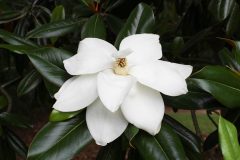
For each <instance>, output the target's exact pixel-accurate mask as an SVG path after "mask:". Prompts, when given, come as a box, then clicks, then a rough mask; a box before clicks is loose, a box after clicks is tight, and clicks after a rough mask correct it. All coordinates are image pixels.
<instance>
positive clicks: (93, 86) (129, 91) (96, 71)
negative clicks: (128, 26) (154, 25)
mask: <svg viewBox="0 0 240 160" xmlns="http://www.w3.org/2000/svg"><path fill="white" fill-rule="evenodd" d="M161 57H162V48H161V45H160V43H159V36H158V35H154V34H136V35H132V36H129V37H126V38H124V39H123V40H122V42H121V44H120V47H119V50H117V49H116V48H115V47H114V46H113V45H111V44H110V43H108V42H106V41H104V40H101V39H97V38H86V39H84V40H82V41H81V42H80V43H79V47H78V52H77V54H76V55H74V56H73V57H71V58H69V59H67V60H65V61H64V66H65V68H66V70H67V72H68V73H69V74H71V75H74V77H72V78H70V79H69V80H67V81H66V82H65V83H64V84H63V86H62V87H61V88H60V90H59V91H58V92H57V93H56V94H55V98H56V100H57V101H56V103H55V104H54V106H53V108H55V109H56V110H59V111H62V112H72V111H77V110H80V109H83V108H85V107H87V106H88V107H87V112H86V121H87V126H88V129H89V131H90V133H91V135H92V136H93V138H94V139H95V141H96V143H97V144H99V145H106V144H107V143H109V142H112V141H113V140H115V139H116V138H118V137H119V136H120V135H121V134H122V133H123V132H124V130H125V129H126V127H127V125H128V123H131V124H133V125H135V126H136V127H138V128H140V129H143V130H145V131H147V132H148V133H150V134H152V135H155V134H157V133H158V132H159V130H160V127H161V121H162V119H163V115H164V103H163V99H162V96H161V94H159V92H161V93H163V94H165V95H169V96H178V95H181V94H185V93H187V91H188V90H187V85H186V82H185V79H186V78H187V77H188V76H189V75H190V74H191V72H192V66H190V65H181V64H176V63H170V62H166V61H161V60H158V59H160V58H161ZM98 97H99V98H98Z"/></svg>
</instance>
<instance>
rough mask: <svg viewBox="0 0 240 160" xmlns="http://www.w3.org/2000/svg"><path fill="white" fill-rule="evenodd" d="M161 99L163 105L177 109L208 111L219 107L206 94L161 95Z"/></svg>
mask: <svg viewBox="0 0 240 160" xmlns="http://www.w3.org/2000/svg"><path fill="white" fill-rule="evenodd" d="M163 99H164V103H166V104H167V105H169V106H171V107H174V108H177V109H194V110H196V109H206V108H208V109H209V108H213V107H216V106H219V105H220V104H219V103H217V102H216V100H215V99H214V98H213V97H212V96H211V95H209V94H208V93H202V92H197V91H191V90H189V91H188V93H187V94H184V95H181V96H176V97H172V96H166V95H163Z"/></svg>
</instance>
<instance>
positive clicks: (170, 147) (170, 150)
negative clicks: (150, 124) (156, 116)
mask: <svg viewBox="0 0 240 160" xmlns="http://www.w3.org/2000/svg"><path fill="white" fill-rule="evenodd" d="M155 137H156V138H157V140H158V142H159V143H160V144H161V146H162V148H163V149H164V151H165V152H166V154H167V155H168V157H169V159H178V160H185V159H187V157H186V155H185V151H184V148H183V145H182V143H181V140H180V138H179V136H178V135H177V134H176V133H175V132H174V131H173V130H172V129H171V128H170V127H169V126H168V125H167V124H165V123H162V127H161V130H160V132H159V133H158V134H157V135H156V136H155Z"/></svg>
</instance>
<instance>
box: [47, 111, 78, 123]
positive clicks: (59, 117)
mask: <svg viewBox="0 0 240 160" xmlns="http://www.w3.org/2000/svg"><path fill="white" fill-rule="evenodd" d="M80 112H81V110H80V111H75V112H60V111H57V110H55V109H53V110H52V112H51V114H50V117H49V121H51V122H57V121H64V120H67V119H70V118H73V117H75V116H76V115H78V114H79V113H80Z"/></svg>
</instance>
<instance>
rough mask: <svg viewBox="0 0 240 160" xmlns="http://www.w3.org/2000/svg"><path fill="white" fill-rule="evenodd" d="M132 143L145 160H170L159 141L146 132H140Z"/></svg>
mask: <svg viewBox="0 0 240 160" xmlns="http://www.w3.org/2000/svg"><path fill="white" fill-rule="evenodd" d="M132 142H133V145H134V146H135V147H136V149H137V150H138V152H139V154H140V155H141V157H142V158H143V159H144V160H159V159H161V160H170V158H169V157H168V156H167V153H166V152H165V150H164V148H163V147H162V145H161V144H160V143H159V142H158V140H157V139H156V138H155V137H153V136H151V135H149V134H147V133H146V132H142V131H140V132H139V133H138V134H137V135H136V136H135V138H134V139H133V140H132Z"/></svg>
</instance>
